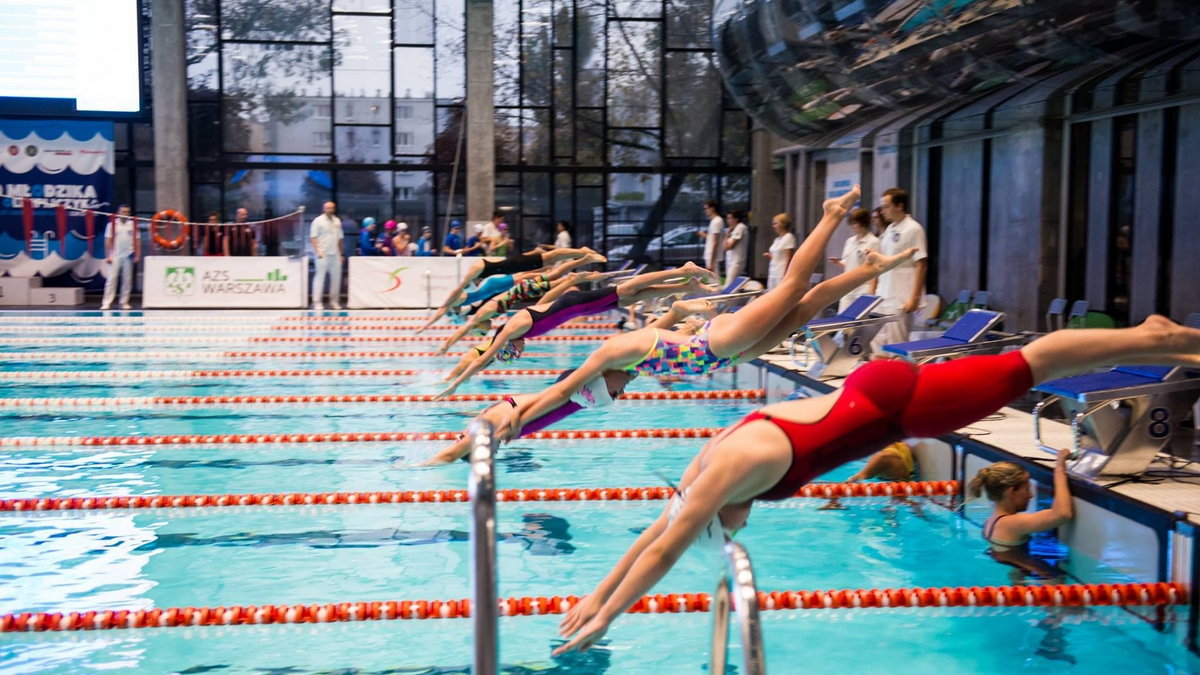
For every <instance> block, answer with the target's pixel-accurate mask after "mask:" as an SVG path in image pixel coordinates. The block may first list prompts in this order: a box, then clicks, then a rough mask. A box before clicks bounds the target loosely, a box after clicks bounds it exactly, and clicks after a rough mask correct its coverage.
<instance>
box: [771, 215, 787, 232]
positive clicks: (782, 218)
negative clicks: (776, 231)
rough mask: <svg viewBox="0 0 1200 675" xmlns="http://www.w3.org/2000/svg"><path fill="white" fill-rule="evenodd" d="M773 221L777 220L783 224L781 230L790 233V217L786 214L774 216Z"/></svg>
mask: <svg viewBox="0 0 1200 675" xmlns="http://www.w3.org/2000/svg"><path fill="white" fill-rule="evenodd" d="M773 220H778V221H779V222H780V223H783V229H785V230H787V231H788V232H791V231H792V217H791V216H789V215H788V214H786V213H778V214H776V215H775V218H773Z"/></svg>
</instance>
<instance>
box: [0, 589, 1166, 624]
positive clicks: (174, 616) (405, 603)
mask: <svg viewBox="0 0 1200 675" xmlns="http://www.w3.org/2000/svg"><path fill="white" fill-rule="evenodd" d="M1187 596H1188V594H1187V589H1186V588H1185V587H1184V586H1183V584H1177V583H1153V584H1141V583H1132V584H1062V585H1052V586H958V587H953V588H949V587H947V588H871V589H846V590H832V591H824V590H818V591H759V592H758V608H759V609H760V610H784V609H796V610H799V609H872V608H889V607H1085V606H1134V605H1138V606H1164V605H1178V604H1184V603H1185V602H1186V601H1187ZM580 599H581V598H579V597H578V596H574V595H566V596H562V595H553V596H525V597H509V598H500V599H499V600H498V601H497V602H498V605H499V610H500V615H501V616H536V615H541V614H566V613H567V612H568V611H570V609H571V608H572V607H574V606H575V605H577V604H579V601H580ZM711 607H712V598H711V596H709V594H708V593H658V594H655V595H646V596H642V597H641V598H639V599H638V601H637V602H636V603H634V605H633V606H632V607H630V608H629V611H628V613H630V614H679V613H692V612H708V611H710V609H711ZM469 616H471V601H470V600H468V599H466V598H463V599H459V600H390V601H385V602H383V601H381V602H339V603H318V604H310V605H299V604H289V605H229V606H219V607H170V608H166V609H138V610H128V609H122V610H102V611H87V612H25V613H21V614H4V615H0V632H4V633H24V632H44V631H73V630H106V629H122V628H168V627H176V626H223V625H239V624H303V623H312V624H316V623H340V622H348V621H391V620H398V619H458V618H466V617H469Z"/></svg>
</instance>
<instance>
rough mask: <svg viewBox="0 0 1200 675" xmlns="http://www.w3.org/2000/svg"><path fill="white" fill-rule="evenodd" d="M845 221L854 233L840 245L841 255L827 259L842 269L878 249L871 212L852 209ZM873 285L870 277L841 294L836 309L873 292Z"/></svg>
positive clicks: (853, 266) (844, 307) (864, 258)
mask: <svg viewBox="0 0 1200 675" xmlns="http://www.w3.org/2000/svg"><path fill="white" fill-rule="evenodd" d="M846 222H847V223H849V224H850V229H851V230H852V231H853V232H854V234H852V235H850V238H849V239H847V240H846V244H845V245H844V246H843V247H842V257H840V258H830V259H829V261H830V262H832V263H833V264H835V265H837V266H839V267H841V268H843V269H854V268H855V267H858V266H859V265H861V264H863V263H865V262H866V261H867V254H869V253H870V252H871V251H878V250H879V237H876V236H875V235H873V234H871V230H870V225H871V212H870V211H868V210H866V209H854V210H853V211H851V212H850V215H849V216H847V217H846ZM874 287H875V280H874V279H872V280H871V281H869V282H867V283H865V284H863V285H862V286H859V287H858V288H856V289H854V290H852V291H850V292H849V293H847V294H846V295H844V296H842V299H841V300H840V301H838V311H839V312H840V311H842V310H844V309H846V308H847V307H849V306H850V303H852V302H854V301H855V300H856V299H858V297H859V296H861V295H866V294H867V293H871V292H873V291H874V290H875V288H874Z"/></svg>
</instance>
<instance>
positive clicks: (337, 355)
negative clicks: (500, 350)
mask: <svg viewBox="0 0 1200 675" xmlns="http://www.w3.org/2000/svg"><path fill="white" fill-rule="evenodd" d="M2 341H3V339H2V338H0V342H2ZM578 356H580V354H572V353H570V352H525V353H524V354H523V355H522V357H521V358H526V359H532V358H559V357H578ZM460 357H461V353H459V352H457V351H451V352H450V353H448V354H439V353H438V352H396V351H324V352H296V351H290V352H285V351H233V350H226V351H220V352H202V351H187V350H179V351H163V350H159V351H151V350H146V351H137V352H0V361H152V360H171V361H180V360H185V361H230V360H234V359H340V360H344V361H353V360H357V359H405V358H408V359H415V358H423V359H432V358H455V359H457V358H460Z"/></svg>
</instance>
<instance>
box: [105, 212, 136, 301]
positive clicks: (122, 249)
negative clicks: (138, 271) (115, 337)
mask: <svg viewBox="0 0 1200 675" xmlns="http://www.w3.org/2000/svg"><path fill="white" fill-rule="evenodd" d="M131 214H132V211H130V209H129V205H127V204H122V205H121V206H120V208H118V209H117V215H116V217H113V218H109V220H108V225H107V226H105V228H104V253H105V255H104V262H106V263H108V265H109V268H108V278H107V279H105V280H104V300H103V302H101V303H100V309H108V308H109V307H112V303H113V299H114V297H115V296H116V294H117V277H120V278H121V309H133V306H132V305H130V304H129V294H130V293H131V292H132V291H133V266H134V265H135V264H136V263H137V262H138V261H139V260H141V259H142V238H141V236H139V234H138V223H137V218H133V217H131Z"/></svg>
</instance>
